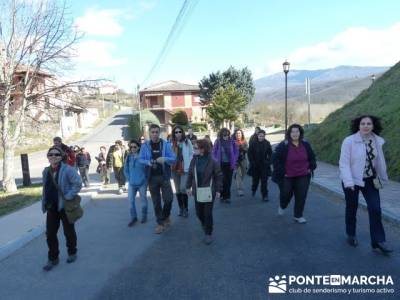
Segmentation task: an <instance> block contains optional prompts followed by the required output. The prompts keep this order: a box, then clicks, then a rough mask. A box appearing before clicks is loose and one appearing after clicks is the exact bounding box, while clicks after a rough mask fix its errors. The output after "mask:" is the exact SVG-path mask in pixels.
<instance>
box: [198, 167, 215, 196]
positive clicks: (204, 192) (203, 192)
mask: <svg viewBox="0 0 400 300" xmlns="http://www.w3.org/2000/svg"><path fill="white" fill-rule="evenodd" d="M194 180H195V184H196V200H197V202H201V203H208V202H212V192H211V184H210V186H206V187H199V184H198V180H197V170H196V165H195V166H194Z"/></svg>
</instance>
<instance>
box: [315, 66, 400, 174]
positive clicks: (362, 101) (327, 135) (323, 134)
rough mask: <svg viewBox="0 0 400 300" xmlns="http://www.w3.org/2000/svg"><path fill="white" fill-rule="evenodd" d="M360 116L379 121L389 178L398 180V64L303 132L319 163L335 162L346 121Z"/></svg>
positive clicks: (399, 83) (347, 133)
mask: <svg viewBox="0 0 400 300" xmlns="http://www.w3.org/2000/svg"><path fill="white" fill-rule="evenodd" d="M360 114H373V115H376V116H378V117H380V118H381V119H382V123H383V127H384V130H383V132H382V134H381V135H382V137H383V138H384V139H385V140H386V144H385V145H384V151H385V157H386V161H387V164H388V171H389V177H390V178H391V179H393V180H397V181H400V131H399V127H400V62H399V63H397V64H396V65H395V66H394V67H392V68H391V69H390V70H389V71H387V72H386V73H385V74H383V75H382V77H380V78H379V79H378V80H376V82H375V83H374V84H373V85H372V86H370V87H369V88H368V89H366V90H364V91H362V92H361V93H360V95H358V96H357V97H356V98H355V99H354V100H353V101H351V102H349V103H348V104H346V105H345V106H343V107H342V108H341V109H338V110H337V111H335V112H333V113H331V114H330V115H329V116H328V117H327V118H326V119H325V121H324V122H322V123H321V124H320V125H318V126H316V127H314V128H312V129H311V130H310V131H309V132H307V139H308V140H310V141H311V142H312V143H313V146H314V148H315V150H316V153H317V156H318V159H319V160H322V161H326V162H329V163H333V164H337V163H338V160H339V155H340V146H341V143H342V141H343V139H344V138H345V137H346V136H347V135H349V126H350V120H351V119H353V118H354V117H356V116H358V115H360Z"/></svg>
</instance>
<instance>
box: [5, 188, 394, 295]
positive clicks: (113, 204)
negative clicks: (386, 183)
mask: <svg viewBox="0 0 400 300" xmlns="http://www.w3.org/2000/svg"><path fill="white" fill-rule="evenodd" d="M270 188H271V199H272V200H271V201H270V202H269V203H262V202H261V201H260V199H259V198H251V197H249V196H248V194H247V195H246V197H244V198H241V199H234V200H233V203H232V204H231V205H226V204H224V205H222V204H220V203H217V204H216V207H215V242H214V243H213V244H212V245H211V246H205V245H203V244H202V241H201V239H202V233H201V230H200V226H199V224H198V221H197V219H196V218H195V216H194V211H193V203H191V208H190V217H189V218H188V219H180V218H178V217H173V225H172V227H171V228H170V229H169V230H168V231H167V232H165V233H164V234H163V235H159V236H158V235H155V234H154V233H153V229H154V225H155V221H154V217H153V213H152V205H151V204H150V206H149V209H150V212H151V213H150V216H151V218H150V220H149V222H148V223H147V224H144V225H142V224H139V225H137V226H135V227H134V228H128V227H127V226H126V225H127V222H128V221H129V217H128V204H127V201H126V195H122V196H119V195H115V194H114V192H115V191H114V190H112V189H111V190H109V191H103V192H102V193H101V194H100V195H99V196H98V197H97V198H96V199H95V200H93V201H92V203H90V204H89V205H88V207H87V209H86V214H85V218H84V219H82V220H81V221H80V223H79V224H78V226H77V228H78V237H79V247H78V248H79V259H78V261H77V262H76V263H75V264H73V265H67V264H66V263H65V262H64V259H65V258H66V253H65V249H64V248H63V247H62V248H61V249H62V251H61V258H62V261H61V264H60V266H58V267H57V268H56V269H55V270H54V271H52V272H50V273H43V272H42V271H41V266H42V264H43V263H44V262H45V260H46V243H45V237H44V236H43V235H42V236H40V237H39V238H37V239H36V240H34V241H32V242H31V243H30V244H28V245H27V246H25V247H24V248H22V249H20V250H19V251H17V252H16V253H15V254H14V255H12V256H11V257H9V258H8V259H6V260H4V261H2V262H0V270H2V271H1V272H0V290H1V291H2V295H1V299H54V298H55V297H57V299H71V298H72V299H275V298H276V299H278V298H279V299H296V300H297V299H398V296H399V288H400V285H399V280H400V270H399V268H398V266H399V265H400V256H399V252H398V251H397V252H395V253H394V254H393V255H392V256H391V257H383V256H381V255H378V254H376V253H374V252H372V251H371V249H370V247H369V242H368V241H369V231H368V220H367V214H366V212H365V211H364V210H360V212H359V239H360V245H359V247H358V248H351V247H349V246H348V245H347V244H346V243H345V242H344V239H343V238H344V234H343V210H344V206H343V203H342V201H338V200H337V199H335V198H331V197H330V196H329V195H328V194H326V193H325V192H323V191H320V190H317V189H312V190H311V193H310V197H309V199H308V203H307V206H306V212H305V216H306V217H307V219H308V221H309V222H308V224H306V225H299V224H295V223H293V221H292V218H291V212H290V211H288V213H287V215H286V216H284V217H278V216H277V215H276V210H277V200H276V199H277V190H276V187H275V185H274V184H270ZM290 210H291V209H290ZM175 215H176V203H174V211H173V216H175ZM385 227H386V231H387V237H388V240H390V241H392V245H393V246H394V248H396V249H400V245H399V238H400V230H399V228H398V227H396V226H395V225H391V224H388V223H385ZM63 244H64V242H63V241H62V242H61V243H60V245H63ZM330 274H340V275H370V274H379V275H391V276H392V278H393V280H394V284H395V285H394V286H389V287H390V288H395V289H396V294H386V295H379V296H377V295H371V294H365V295H357V296H355V295H351V296H345V295H339V294H328V295H321V294H319V295H302V294H296V295H294V294H286V295H269V294H268V292H267V287H266V284H267V281H268V278H269V277H272V276H275V275H330ZM396 297H397V298H396Z"/></svg>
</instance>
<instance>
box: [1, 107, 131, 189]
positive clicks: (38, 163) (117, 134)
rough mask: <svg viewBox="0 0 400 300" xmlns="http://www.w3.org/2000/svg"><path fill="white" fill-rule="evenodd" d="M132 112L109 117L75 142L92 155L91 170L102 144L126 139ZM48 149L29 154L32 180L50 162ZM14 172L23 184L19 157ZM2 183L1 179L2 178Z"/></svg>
mask: <svg viewBox="0 0 400 300" xmlns="http://www.w3.org/2000/svg"><path fill="white" fill-rule="evenodd" d="M131 113H132V110H131V109H126V110H122V111H120V112H119V113H117V114H116V115H114V116H112V117H110V118H108V119H107V120H106V121H105V122H104V123H103V124H104V125H102V126H100V127H98V128H96V129H95V130H94V131H93V132H92V133H90V134H89V135H87V136H85V137H84V138H82V139H80V140H78V141H76V142H74V145H79V146H84V147H86V149H87V150H88V151H89V153H90V154H91V155H92V159H93V160H92V164H91V167H90V172H91V173H95V171H96V167H97V163H96V160H95V159H94V157H95V156H97V155H98V154H99V152H100V150H99V148H100V146H102V145H105V146H107V147H108V146H109V145H111V144H113V143H114V141H115V140H117V139H125V138H126V137H127V136H128V125H127V123H128V118H129V115H130V114H131ZM46 152H47V151H39V152H35V153H32V154H29V170H30V174H31V180H32V182H37V181H40V180H41V174H42V171H43V166H45V165H47V164H48V160H47V158H46ZM0 163H1V165H0V178H2V177H3V167H2V161H0ZM14 174H15V178H16V182H17V185H19V184H22V169H21V161H20V159H19V157H16V158H15V169H14ZM0 183H1V180H0Z"/></svg>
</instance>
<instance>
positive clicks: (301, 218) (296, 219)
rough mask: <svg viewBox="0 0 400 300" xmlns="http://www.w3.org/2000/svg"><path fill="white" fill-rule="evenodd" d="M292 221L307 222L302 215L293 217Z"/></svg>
mask: <svg viewBox="0 0 400 300" xmlns="http://www.w3.org/2000/svg"><path fill="white" fill-rule="evenodd" d="M294 221H295V222H297V223H299V224H305V223H307V220H306V219H305V218H304V217H300V218H294Z"/></svg>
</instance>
